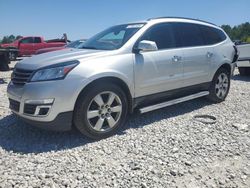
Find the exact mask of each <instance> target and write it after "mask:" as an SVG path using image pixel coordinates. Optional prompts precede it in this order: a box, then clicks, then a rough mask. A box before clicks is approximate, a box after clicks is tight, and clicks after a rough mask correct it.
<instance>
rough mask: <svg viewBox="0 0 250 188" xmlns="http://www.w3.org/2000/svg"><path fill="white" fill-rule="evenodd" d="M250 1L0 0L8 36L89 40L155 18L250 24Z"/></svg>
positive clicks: (2, 28)
mask: <svg viewBox="0 0 250 188" xmlns="http://www.w3.org/2000/svg"><path fill="white" fill-rule="evenodd" d="M249 10H250V0H172V1H170V0H40V1H35V0H22V1H19V0H0V18H1V21H0V38H2V37H3V36H5V35H11V34H14V35H22V36H34V35H36V36H44V37H45V38H46V39H52V38H60V37H61V36H62V35H63V33H67V35H68V38H69V39H70V40H75V39H81V38H89V37H91V36H93V35H94V34H96V33H98V32H100V31H102V30H103V29H106V28H107V27H110V26H112V25H115V24H120V23H126V22H132V21H140V20H146V19H148V18H152V17H161V16H178V17H189V18H198V19H202V20H205V21H209V22H213V23H215V24H217V25H222V24H229V25H231V26H234V25H238V24H241V23H243V22H247V21H248V22H250V14H249Z"/></svg>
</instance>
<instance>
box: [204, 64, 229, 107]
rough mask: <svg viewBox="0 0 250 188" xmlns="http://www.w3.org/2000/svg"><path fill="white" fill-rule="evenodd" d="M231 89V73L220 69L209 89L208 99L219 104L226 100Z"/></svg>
mask: <svg viewBox="0 0 250 188" xmlns="http://www.w3.org/2000/svg"><path fill="white" fill-rule="evenodd" d="M229 89H230V72H229V71H228V70H227V69H225V68H220V69H219V70H218V71H217V72H216V73H215V75H214V78H213V80H212V82H211V85H210V87H209V95H208V99H210V100H211V101H213V102H216V103H219V102H222V101H224V100H225V99H226V97H227V95H228V92H229Z"/></svg>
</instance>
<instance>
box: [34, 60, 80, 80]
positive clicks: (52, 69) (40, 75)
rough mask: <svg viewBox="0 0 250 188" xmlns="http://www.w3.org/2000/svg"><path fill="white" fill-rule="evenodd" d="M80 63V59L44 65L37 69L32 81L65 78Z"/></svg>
mask: <svg viewBox="0 0 250 188" xmlns="http://www.w3.org/2000/svg"><path fill="white" fill-rule="evenodd" d="M78 64H79V62H78V61H70V62H65V63H59V64H56V65H52V66H48V67H44V68H42V69H39V70H37V71H36V72H35V73H34V74H33V76H32V77H31V79H30V81H31V82H36V81H48V80H60V79H64V78H65V76H66V75H67V74H68V73H69V72H70V71H71V70H72V69H73V68H74V67H75V66H76V65H78Z"/></svg>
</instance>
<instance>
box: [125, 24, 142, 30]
mask: <svg viewBox="0 0 250 188" xmlns="http://www.w3.org/2000/svg"><path fill="white" fill-rule="evenodd" d="M143 25H144V24H133V25H128V26H127V27H126V28H127V29H129V28H141V27H142V26H143Z"/></svg>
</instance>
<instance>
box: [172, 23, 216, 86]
mask: <svg viewBox="0 0 250 188" xmlns="http://www.w3.org/2000/svg"><path fill="white" fill-rule="evenodd" d="M175 27H176V28H175V29H176V31H177V33H178V36H179V37H178V46H179V47H180V48H181V49H182V50H183V59H182V60H183V79H184V85H185V86H192V85H198V84H201V83H206V82H208V81H209V67H210V64H211V62H212V60H213V47H212V46H208V45H206V44H205V41H204V39H203V35H202V33H201V30H200V28H199V25H198V24H192V23H176V24H175Z"/></svg>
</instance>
